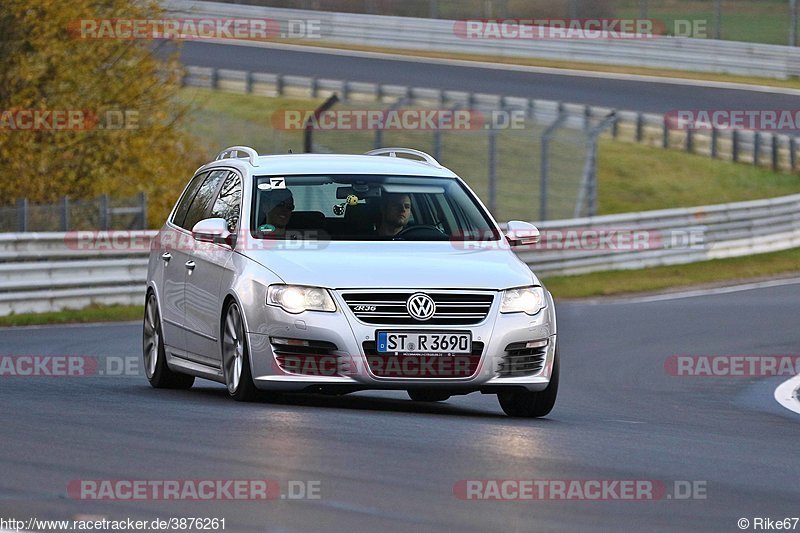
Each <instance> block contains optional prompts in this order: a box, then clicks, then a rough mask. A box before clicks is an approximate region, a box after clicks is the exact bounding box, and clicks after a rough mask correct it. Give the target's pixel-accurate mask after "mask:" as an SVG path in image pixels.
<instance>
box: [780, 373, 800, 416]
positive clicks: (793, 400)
mask: <svg viewBox="0 0 800 533" xmlns="http://www.w3.org/2000/svg"><path fill="white" fill-rule="evenodd" d="M798 389H800V375H797V376H795V377H793V378H792V379H790V380H787V381H784V382H783V383H781V384H780V386H778V388H777V389H775V401H777V402H778V403H779V404H781V405H782V406H783V407H785V408H787V409H788V410H790V411H794V412H795V413H797V414H800V398H798V397H797V391H798Z"/></svg>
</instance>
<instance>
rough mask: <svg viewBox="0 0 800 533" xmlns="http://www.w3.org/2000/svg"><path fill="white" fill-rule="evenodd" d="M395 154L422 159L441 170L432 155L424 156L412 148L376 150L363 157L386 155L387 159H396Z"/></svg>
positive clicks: (423, 153) (424, 154)
mask: <svg viewBox="0 0 800 533" xmlns="http://www.w3.org/2000/svg"><path fill="white" fill-rule="evenodd" d="M397 154H406V155H414V156H417V157H419V158H420V159H423V160H424V161H425V162H426V163H428V164H429V165H433V166H435V167H437V168H442V165H441V163H439V162H438V161H437V160H436V159H434V158H433V156H432V155H430V154H426V153H425V152H422V151H420V150H414V149H413V148H378V149H377V150H370V151H369V152H367V153H366V154H365V155H388V156H389V157H397Z"/></svg>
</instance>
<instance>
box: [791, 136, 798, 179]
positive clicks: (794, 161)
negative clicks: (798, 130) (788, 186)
mask: <svg viewBox="0 0 800 533" xmlns="http://www.w3.org/2000/svg"><path fill="white" fill-rule="evenodd" d="M789 168H791V169H792V172H794V171H795V170H797V139H795V138H794V137H790V138H789Z"/></svg>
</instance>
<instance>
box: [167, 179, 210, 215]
mask: <svg viewBox="0 0 800 533" xmlns="http://www.w3.org/2000/svg"><path fill="white" fill-rule="evenodd" d="M206 176H208V172H203V173H201V174H198V175H197V176H195V177H194V178H193V179H192V181H191V182H190V183H189V186H188V187H186V191H184V193H183V196H181V199H180V200H178V207H177V208H176V209H175V216H173V217H172V223H173V224H175V225H176V226H181V227H183V221H184V220H185V219H186V213H188V212H189V206H191V205H192V200H194V197H195V195H196V194H197V189H199V188H200V185H202V184H203V181H205V179H206Z"/></svg>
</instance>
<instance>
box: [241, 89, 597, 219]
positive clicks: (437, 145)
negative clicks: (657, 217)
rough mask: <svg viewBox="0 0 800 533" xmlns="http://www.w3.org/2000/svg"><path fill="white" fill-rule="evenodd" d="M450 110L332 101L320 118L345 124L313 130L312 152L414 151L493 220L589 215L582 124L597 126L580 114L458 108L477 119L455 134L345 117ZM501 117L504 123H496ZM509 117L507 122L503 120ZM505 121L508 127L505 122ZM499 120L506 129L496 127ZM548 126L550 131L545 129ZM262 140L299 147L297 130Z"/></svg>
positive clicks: (281, 147) (275, 148) (589, 175)
mask: <svg viewBox="0 0 800 533" xmlns="http://www.w3.org/2000/svg"><path fill="white" fill-rule="evenodd" d="M457 110H458V107H457V106H455V107H445V108H441V107H438V108H437V107H433V106H432V107H427V108H426V107H422V106H421V105H419V104H418V103H414V104H411V103H404V104H403V105H400V104H399V103H398V102H394V103H388V102H383V103H376V102H370V103H369V104H365V103H363V102H362V103H358V102H352V101H350V102H343V103H339V104H337V105H336V106H335V107H334V108H333V109H332V110H331V111H329V112H328V113H329V114H330V115H331V116H332V117H339V120H340V121H342V120H341V119H342V117H347V120H344V121H342V122H348V123H350V126H342V125H341V124H339V126H340V127H330V128H321V129H316V130H314V131H313V137H312V139H313V143H312V149H313V151H314V152H317V153H356V154H358V153H363V152H365V151H367V150H370V149H373V148H381V147H407V148H415V149H418V150H422V151H424V152H427V153H429V154H431V155H433V156H434V157H435V158H436V159H437V160H439V161H440V162H441V163H442V164H443V165H445V166H447V167H448V168H450V169H452V170H453V171H454V172H456V173H457V174H458V175H460V176H461V177H462V178H464V180H465V181H466V182H467V183H468V184H469V186H470V187H471V188H472V189H473V190H475V192H476V193H477V194H478V195H479V196H480V197H481V199H482V200H483V201H484V203H486V205H487V207H488V208H489V209H490V210H491V211H492V213H493V215H494V216H495V217H496V218H497V219H498V220H514V219H521V220H545V219H559V218H571V217H573V216H585V215H589V214H592V213H591V212H590V209H591V205H590V203H589V202H588V198H589V197H590V195H588V194H587V193H586V191H588V190H589V186H590V185H592V186H594V183H595V179H596V169H595V168H594V166H589V167H587V160H588V158H589V156H590V154H591V151H590V146H591V143H590V142H589V141H590V140H591V141H593V139H591V138H590V135H589V130H587V129H586V125H587V124H588V125H589V126H591V125H592V124H593V123H596V122H597V121H589V122H586V121H585V119H584V118H583V117H580V116H575V115H573V114H569V113H567V112H566V111H564V110H559V109H553V110H551V112H545V111H540V112H539V113H537V115H535V116H530V115H529V114H527V115H526V114H525V113H521V114H520V113H516V112H515V111H514V110H505V111H498V110H489V109H480V108H470V109H469V110H463V111H464V112H466V113H468V117H469V118H471V119H472V120H475V121H477V124H478V127H472V128H467V129H459V130H456V129H451V128H443V129H433V130H425V129H414V128H410V129H409V128H391V127H389V128H385V129H381V128H377V129H354V128H352V127H351V126H352V123H351V121H350V120H349V119H350V118H352V116H353V114H354V113H356V114H357V113H375V112H383V113H385V114H384V115H383V118H384V119H385V120H386V122H385V124H389V122H390V121H389V120H388V118H387V117H389V116H390V114H389V113H390V112H393V113H395V115H392V116H400V117H407V116H408V115H409V114H412V115H414V116H416V115H419V114H421V113H424V112H426V111H428V112H431V113H447V112H450V111H457ZM559 111H561V113H562V119H560V120H559V119H558V117H559ZM501 116H502V117H504V118H503V119H502V120H499V119H498V117H501ZM509 116H511V117H512V118H511V119H508V120H507V117H509ZM331 120H337V119H336V118H332V119H331ZM511 121H513V126H510V125H509V124H510V123H511ZM320 122H324V119H323V120H321V121H320ZM500 123H502V124H503V125H507V126H508V127H498V125H499V124H500ZM329 124H330V121H329ZM550 125H554V126H553V127H550V128H548V126H550ZM493 126H495V127H493ZM261 138H265V137H263V136H262V137H261ZM266 138H267V139H268V141H267V146H266V149H267V151H268V152H272V153H282V152H283V153H285V152H287V151H289V150H293V151H297V150H298V147H302V146H303V139H302V133H300V132H298V131H285V130H282V129H272V130H271V131H270V132H269V134H268V135H267V136H266ZM251 142H252V141H251ZM543 149H544V152H543ZM543 153H545V154H546V157H545V160H546V161H545V162H546V164H544V165H543V157H542V154H543ZM583 189H586V191H583Z"/></svg>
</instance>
